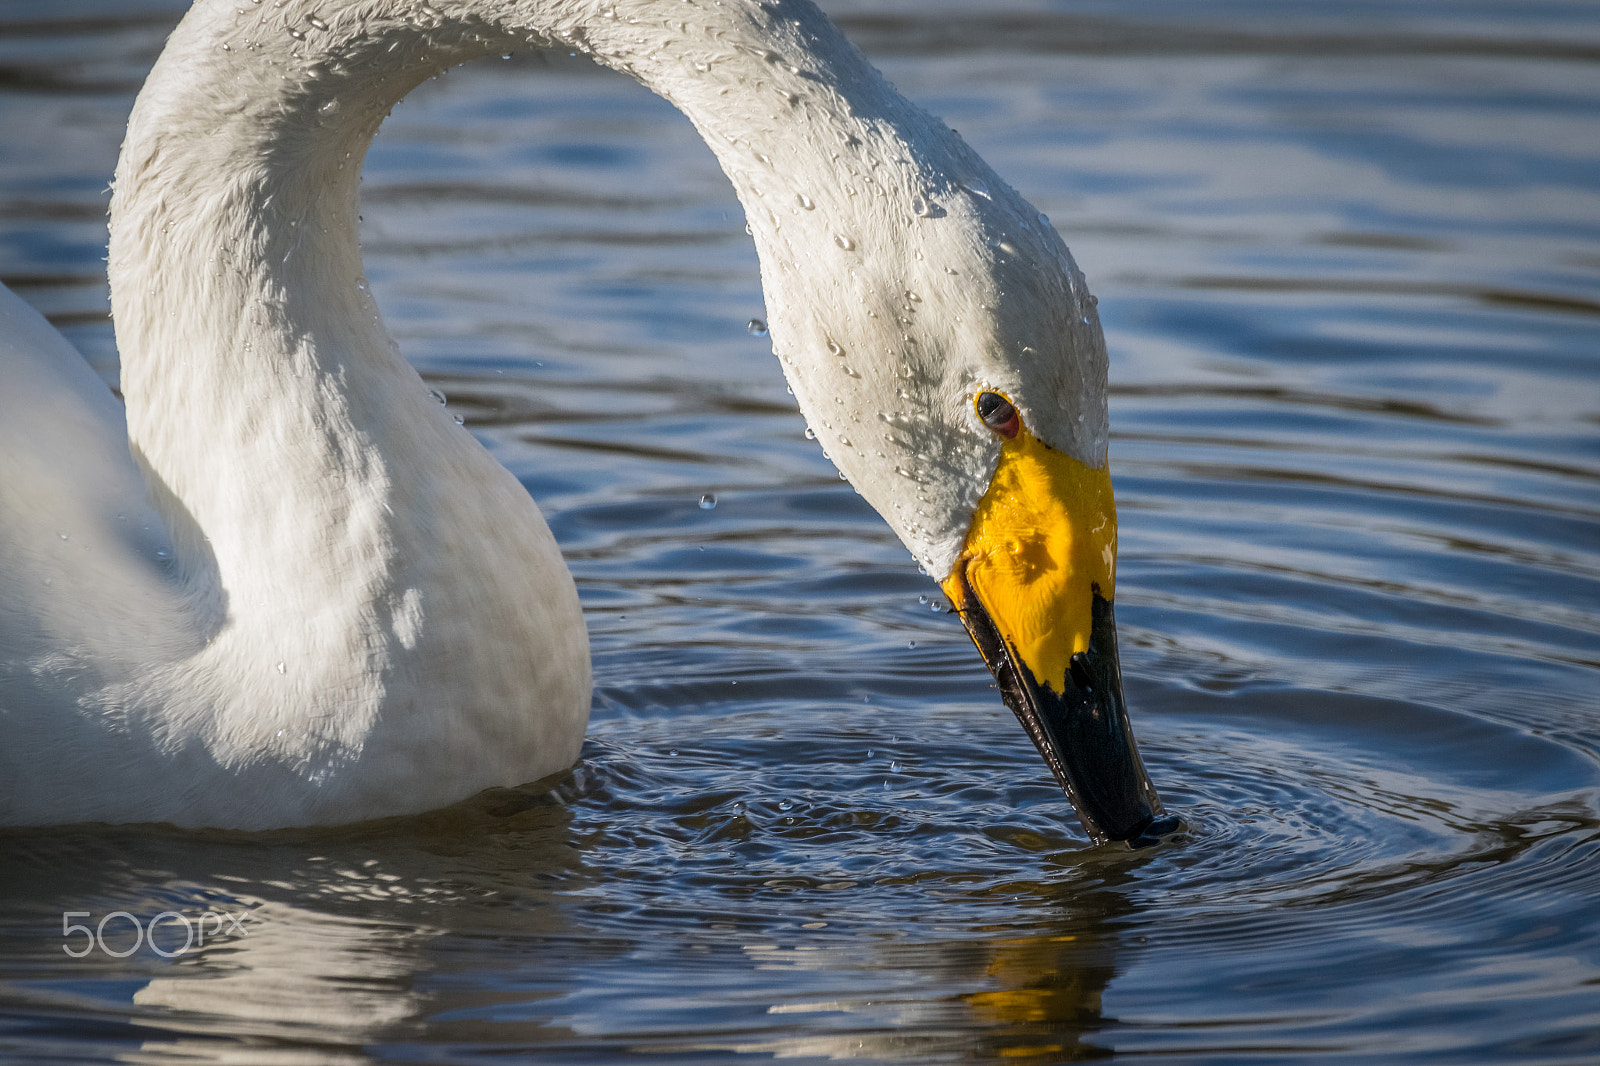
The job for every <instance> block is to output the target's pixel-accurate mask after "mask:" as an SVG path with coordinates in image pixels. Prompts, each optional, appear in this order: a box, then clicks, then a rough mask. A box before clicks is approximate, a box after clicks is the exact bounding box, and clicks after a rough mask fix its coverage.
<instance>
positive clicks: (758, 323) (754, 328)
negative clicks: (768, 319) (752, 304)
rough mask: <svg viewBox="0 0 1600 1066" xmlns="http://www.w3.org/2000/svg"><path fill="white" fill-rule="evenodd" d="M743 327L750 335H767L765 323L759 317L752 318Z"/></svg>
mask: <svg viewBox="0 0 1600 1066" xmlns="http://www.w3.org/2000/svg"><path fill="white" fill-rule="evenodd" d="M744 328H745V331H746V332H748V333H749V334H750V336H752V337H765V336H766V335H767V324H766V323H765V322H763V321H762V320H761V319H759V318H752V319H751V320H750V322H749V324H748V325H746V326H745V327H744Z"/></svg>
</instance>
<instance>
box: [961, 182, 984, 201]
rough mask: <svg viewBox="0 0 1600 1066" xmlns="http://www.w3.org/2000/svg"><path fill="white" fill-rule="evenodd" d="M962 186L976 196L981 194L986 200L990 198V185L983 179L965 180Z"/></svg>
mask: <svg viewBox="0 0 1600 1066" xmlns="http://www.w3.org/2000/svg"><path fill="white" fill-rule="evenodd" d="M961 187H962V188H963V189H965V190H967V191H968V192H970V193H971V194H972V195H974V196H981V197H982V198H983V199H985V200H987V199H989V198H990V197H989V186H987V185H985V184H984V183H983V182H981V181H964V182H962V183H961Z"/></svg>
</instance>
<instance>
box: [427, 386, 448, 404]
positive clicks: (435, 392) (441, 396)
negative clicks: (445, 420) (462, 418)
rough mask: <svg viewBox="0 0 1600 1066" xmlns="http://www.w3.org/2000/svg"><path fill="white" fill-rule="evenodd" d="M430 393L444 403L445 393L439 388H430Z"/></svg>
mask: <svg viewBox="0 0 1600 1066" xmlns="http://www.w3.org/2000/svg"><path fill="white" fill-rule="evenodd" d="M428 395H429V396H432V397H433V398H434V399H435V400H438V401H439V402H440V403H444V393H442V392H440V391H439V390H438V389H429V390H428Z"/></svg>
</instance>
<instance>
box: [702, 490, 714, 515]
mask: <svg viewBox="0 0 1600 1066" xmlns="http://www.w3.org/2000/svg"><path fill="white" fill-rule="evenodd" d="M716 505H717V497H716V494H715V493H710V492H708V493H706V494H705V495H704V496H702V497H700V510H702V511H709V510H711V508H713V507H715V506H716Z"/></svg>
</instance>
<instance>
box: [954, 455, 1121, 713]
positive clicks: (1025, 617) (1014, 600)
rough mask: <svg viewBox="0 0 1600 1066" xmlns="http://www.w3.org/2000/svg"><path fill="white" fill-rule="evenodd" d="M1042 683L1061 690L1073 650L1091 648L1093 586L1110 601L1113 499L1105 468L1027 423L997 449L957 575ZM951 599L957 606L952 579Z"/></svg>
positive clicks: (1114, 555) (1112, 589) (1114, 529)
mask: <svg viewBox="0 0 1600 1066" xmlns="http://www.w3.org/2000/svg"><path fill="white" fill-rule="evenodd" d="M963 566H964V567H965V569H966V577H967V582H968V584H970V585H971V587H972V591H973V592H974V593H975V594H976V595H977V597H978V600H979V601H980V602H981V604H982V606H983V609H984V610H985V611H987V612H988V614H989V618H990V620H991V621H992V622H993V623H994V625H995V628H996V629H998V630H999V631H1000V635H1001V636H1002V637H1004V638H1005V640H1006V643H1007V644H1009V645H1010V646H1011V647H1012V648H1013V649H1014V650H1015V651H1016V654H1017V656H1018V657H1019V658H1020V659H1021V660H1022V661H1023V663H1025V664H1026V665H1027V667H1028V669H1029V670H1030V671H1032V673H1033V676H1034V679H1035V680H1036V681H1038V682H1039V683H1040V684H1049V685H1050V686H1051V687H1052V688H1054V689H1055V691H1056V692H1065V691H1066V678H1067V670H1068V668H1069V666H1070V664H1071V659H1072V656H1073V654H1074V653H1075V652H1080V651H1084V650H1086V649H1087V648H1088V647H1089V631H1090V628H1091V624H1092V615H1091V608H1092V605H1093V602H1094V588H1095V586H1099V589H1100V595H1101V596H1103V597H1104V598H1106V599H1108V600H1109V599H1111V598H1112V595H1113V593H1114V592H1115V585H1116V572H1117V506H1116V501H1115V500H1114V499H1113V498H1112V494H1111V471H1110V467H1109V466H1106V467H1102V468H1100V469H1098V470H1097V469H1095V468H1094V467H1090V466H1086V465H1084V464H1083V463H1080V462H1078V461H1077V460H1076V459H1073V458H1072V457H1071V456H1069V455H1067V454H1065V453H1064V452H1059V451H1056V450H1055V449H1054V448H1051V447H1050V446H1049V445H1047V444H1045V443H1044V442H1043V441H1041V440H1039V439H1038V438H1037V437H1035V436H1034V435H1033V434H1031V433H1029V432H1028V431H1027V429H1026V428H1024V429H1023V430H1022V431H1021V432H1020V433H1018V434H1017V436H1016V437H1015V438H1014V439H1012V440H1008V441H1006V442H1005V444H1003V445H1002V446H1001V449H1000V464H999V466H998V467H997V468H996V469H995V472H994V478H993V479H992V480H991V481H990V482H989V490H988V492H986V493H984V496H983V499H982V500H980V501H979V503H978V509H977V511H976V513H975V514H974V515H973V518H972V528H971V529H970V530H968V532H967V542H966V547H965V548H964V549H963V551H962V555H961V561H960V562H958V563H957V564H956V572H957V573H959V572H960V570H961V568H962V567H963ZM958 583H959V582H958V581H957V580H956V578H955V576H954V575H952V577H951V579H950V580H948V581H947V582H946V591H947V592H952V596H951V599H952V601H953V602H955V603H956V604H957V606H961V603H960V598H959V596H958V595H955V594H954V593H955V591H956V590H955V589H953V587H952V586H955V585H957V584H958Z"/></svg>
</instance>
